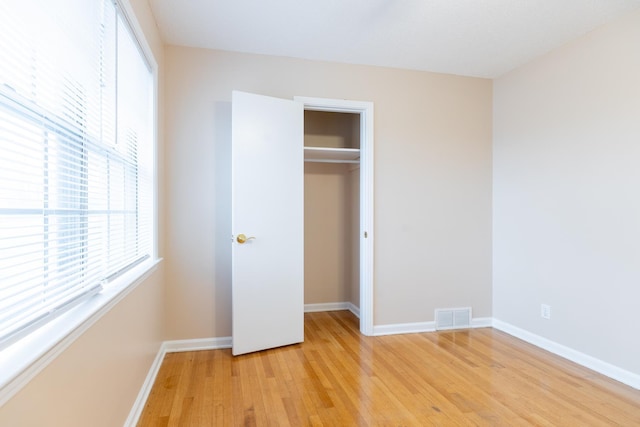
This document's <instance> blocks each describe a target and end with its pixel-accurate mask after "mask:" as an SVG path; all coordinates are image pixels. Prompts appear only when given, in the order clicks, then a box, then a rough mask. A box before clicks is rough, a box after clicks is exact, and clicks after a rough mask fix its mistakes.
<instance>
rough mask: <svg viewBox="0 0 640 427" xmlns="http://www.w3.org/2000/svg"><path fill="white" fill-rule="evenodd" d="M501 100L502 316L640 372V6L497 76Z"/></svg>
mask: <svg viewBox="0 0 640 427" xmlns="http://www.w3.org/2000/svg"><path fill="white" fill-rule="evenodd" d="M494 106H495V107H494V130H495V139H494V215H495V216H494V231H495V233H494V245H495V246H494V287H493V295H494V317H496V318H497V319H499V320H502V321H504V322H507V323H510V324H512V325H514V326H516V327H519V328H522V329H524V330H526V331H529V332H531V333H534V334H537V335H540V336H542V337H544V338H547V339H549V340H552V341H555V342H556V343H559V344H562V345H564V346H566V347H569V348H571V349H573V350H577V351H579V352H581V353H584V354H587V355H589V356H592V357H595V358H597V359H599V360H601V361H604V362H608V363H610V364H613V365H615V366H617V367H620V368H622V369H624V370H627V371H629V372H632V373H635V374H636V375H640V357H638V355H640V342H639V341H638V340H637V336H638V320H637V311H638V301H640V286H638V283H640V263H639V262H638V259H639V255H640V221H639V220H638V219H639V218H640V196H639V192H638V189H639V188H640V167H639V165H640V11H636V12H635V13H633V14H631V15H628V16H626V17H624V18H623V19H619V20H617V21H615V22H612V23H610V24H609V25H606V26H604V27H601V28H599V29H597V30H595V31H593V32H591V33H589V34H587V35H585V36H583V37H582V38H580V39H578V40H575V41H574V42H571V43H569V44H567V45H565V46H563V47H562V48H560V49H557V50H555V51H553V52H551V53H549V54H548V55H545V56H543V57H541V58H539V59H538V60H536V61H534V62H532V63H530V64H528V65H526V66H524V67H521V68H519V69H517V70H515V71H513V72H511V73H508V74H507V75H505V76H502V77H501V78H499V79H497V80H496V81H495V91H494ZM542 303H544V304H549V305H551V314H552V316H551V319H550V320H545V319H542V318H541V317H540V304H542Z"/></svg>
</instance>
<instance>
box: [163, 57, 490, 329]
mask: <svg viewBox="0 0 640 427" xmlns="http://www.w3.org/2000/svg"><path fill="white" fill-rule="evenodd" d="M165 61H166V65H167V80H166V83H167V84H166V88H167V103H166V106H167V107H166V118H167V120H166V126H165V131H166V138H167V139H166V141H167V148H166V166H167V169H166V171H167V176H166V179H167V194H166V197H167V201H166V202H167V203H166V206H167V210H166V213H167V227H166V230H167V249H166V259H167V265H166V267H167V268H166V272H167V330H168V337H169V338H170V339H188V338H203V337H223V336H230V335H231V273H230V260H231V255H230V251H231V246H230V243H229V236H230V235H231V220H230V212H229V210H230V200H231V184H230V167H229V164H230V157H229V156H230V144H231V134H230V119H231V117H230V111H231V105H230V102H231V91H232V90H234V89H237V90H243V91H247V92H254V93H259V94H263V95H270V96H276V97H281V98H287V99H292V98H293V97H294V96H295V95H301V96H315V97H324V98H341V99H342V98H346V99H353V100H361V101H372V102H373V103H374V105H375V123H374V126H375V212H374V214H375V227H374V236H375V266H374V268H375V272H374V282H375V284H374V286H375V296H374V300H375V302H374V304H375V313H374V322H375V324H377V325H382V324H393V323H408V322H423V321H430V320H433V310H434V308H436V307H458V306H472V307H473V309H474V315H476V316H478V317H484V316H490V315H491V137H492V133H491V132H492V130H491V114H492V110H491V109H492V82H491V81H490V80H485V79H477V78H466V77H458V76H450V75H442V74H433V73H427V72H417V71H404V70H397V69H390V68H379V67H367V66H355V65H345V64H336V63H328V62H314V61H305V60H296V59H289V58H280V57H270V56H260V55H250V54H239V53H229V52H222V51H211V50H204V49H193V48H184V47H176V46H168V47H167V48H166V50H165Z"/></svg>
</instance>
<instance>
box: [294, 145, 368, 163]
mask: <svg viewBox="0 0 640 427" xmlns="http://www.w3.org/2000/svg"><path fill="white" fill-rule="evenodd" d="M304 161H305V162H318V163H360V149H358V148H327V147H304Z"/></svg>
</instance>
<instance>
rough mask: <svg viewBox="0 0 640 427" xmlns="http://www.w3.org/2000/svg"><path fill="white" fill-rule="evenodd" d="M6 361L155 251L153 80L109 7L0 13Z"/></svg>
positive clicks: (35, 6) (13, 8)
mask: <svg viewBox="0 0 640 427" xmlns="http://www.w3.org/2000/svg"><path fill="white" fill-rule="evenodd" d="M0 57H1V58H2V60H0V349H1V348H3V347H6V346H8V345H10V344H11V343H13V342H15V341H16V340H18V339H20V338H22V337H24V336H25V335H26V334H28V333H29V332H31V331H33V330H34V329H35V328H37V327H38V326H40V325H42V324H43V323H44V322H47V321H49V320H51V319H53V318H54V317H55V316H57V315H59V314H61V313H64V312H65V311H67V310H68V309H70V308H72V307H73V306H75V305H76V304H79V303H81V302H82V301H84V300H86V299H87V298H89V297H91V296H92V295H95V294H96V293H98V292H100V290H101V289H102V288H103V287H104V286H108V283H109V282H110V281H111V280H113V279H114V278H116V277H117V276H118V275H119V274H121V273H123V272H124V271H126V270H127V269H129V268H131V267H132V266H134V265H136V264H137V263H139V262H141V261H143V260H144V259H146V258H148V257H150V256H151V254H152V247H153V230H152V228H153V186H152V185H153V127H152V126H153V116H152V111H153V107H152V106H153V75H152V73H151V71H150V69H149V66H148V64H147V62H146V60H145V58H144V56H143V55H142V53H141V50H140V48H139V46H138V44H137V42H136V40H135V38H134V37H133V36H132V33H131V31H130V29H129V28H128V25H127V23H126V19H125V18H124V16H123V15H122V14H121V12H120V11H119V10H118V7H117V5H116V4H115V3H114V1H113V0H39V1H36V0H29V1H25V0H2V2H0Z"/></svg>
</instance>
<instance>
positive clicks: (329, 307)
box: [304, 302, 350, 313]
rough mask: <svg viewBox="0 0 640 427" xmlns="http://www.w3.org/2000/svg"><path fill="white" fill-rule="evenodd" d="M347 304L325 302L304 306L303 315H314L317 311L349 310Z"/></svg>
mask: <svg viewBox="0 0 640 427" xmlns="http://www.w3.org/2000/svg"><path fill="white" fill-rule="evenodd" d="M349 304H350V303H348V302H326V303H320V304H305V305H304V312H305V313H315V312H318V311H338V310H349Z"/></svg>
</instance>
